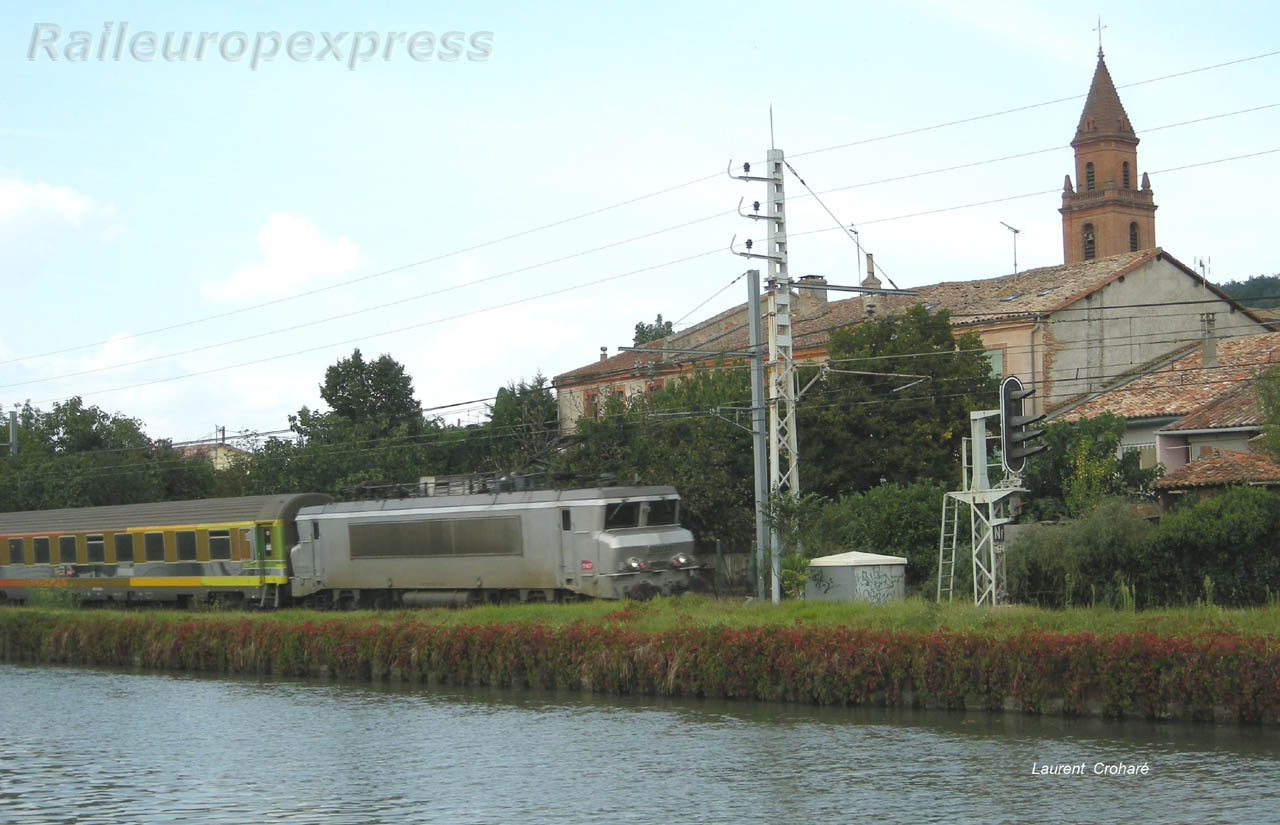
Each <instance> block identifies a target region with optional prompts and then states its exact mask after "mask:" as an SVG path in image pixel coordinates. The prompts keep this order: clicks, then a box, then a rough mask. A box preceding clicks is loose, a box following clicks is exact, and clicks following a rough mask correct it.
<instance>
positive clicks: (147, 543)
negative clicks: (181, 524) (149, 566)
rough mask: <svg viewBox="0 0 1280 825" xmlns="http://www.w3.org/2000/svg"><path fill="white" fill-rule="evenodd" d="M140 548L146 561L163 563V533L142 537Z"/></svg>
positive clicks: (148, 534)
mask: <svg viewBox="0 0 1280 825" xmlns="http://www.w3.org/2000/svg"><path fill="white" fill-rule="evenodd" d="M142 548H143V549H142V552H143V554H144V555H145V556H146V559H147V561H164V533H147V534H145V535H143V537H142Z"/></svg>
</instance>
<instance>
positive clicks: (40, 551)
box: [31, 536, 49, 564]
mask: <svg viewBox="0 0 1280 825" xmlns="http://www.w3.org/2000/svg"><path fill="white" fill-rule="evenodd" d="M31 551H32V552H33V553H34V554H35V563H36V564H48V563H49V539H48V538H47V537H44V536H42V537H40V538H38V539H32V540H31Z"/></svg>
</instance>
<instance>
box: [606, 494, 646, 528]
mask: <svg viewBox="0 0 1280 825" xmlns="http://www.w3.org/2000/svg"><path fill="white" fill-rule="evenodd" d="M639 526H640V502H638V501H624V502H621V503H619V504H610V505H609V507H608V509H606V510H605V514H604V529H606V530H621V529H624V528H626V527H639Z"/></svg>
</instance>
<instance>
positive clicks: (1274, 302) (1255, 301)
mask: <svg viewBox="0 0 1280 825" xmlns="http://www.w3.org/2000/svg"><path fill="white" fill-rule="evenodd" d="M1221 288H1222V291H1223V292H1225V293H1227V294H1228V295H1230V296H1231V297H1232V298H1235V299H1236V300H1237V301H1239V302H1240V303H1242V304H1244V305H1245V306H1247V307H1254V308H1255V309H1271V308H1274V307H1280V275H1254V276H1253V277H1252V278H1250V279H1248V280H1247V281H1228V282H1227V283H1225V284H1222V287H1221Z"/></svg>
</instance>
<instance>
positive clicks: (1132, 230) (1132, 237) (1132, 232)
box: [1129, 221, 1138, 252]
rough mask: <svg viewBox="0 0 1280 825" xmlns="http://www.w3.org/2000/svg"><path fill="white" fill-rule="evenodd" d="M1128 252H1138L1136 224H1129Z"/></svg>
mask: <svg viewBox="0 0 1280 825" xmlns="http://www.w3.org/2000/svg"><path fill="white" fill-rule="evenodd" d="M1129 251H1130V252H1137V251H1138V222H1137V221H1134V222H1133V223H1131V224H1129Z"/></svg>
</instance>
